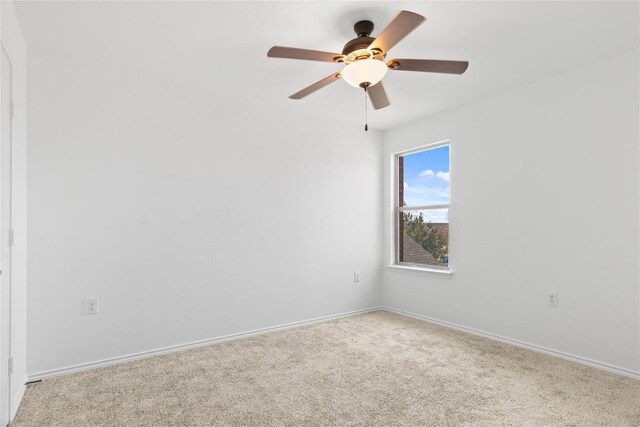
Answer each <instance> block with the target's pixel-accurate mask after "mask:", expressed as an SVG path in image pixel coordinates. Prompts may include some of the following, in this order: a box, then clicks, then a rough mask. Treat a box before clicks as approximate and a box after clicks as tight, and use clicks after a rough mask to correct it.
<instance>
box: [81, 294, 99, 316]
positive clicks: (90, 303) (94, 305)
mask: <svg viewBox="0 0 640 427" xmlns="http://www.w3.org/2000/svg"><path fill="white" fill-rule="evenodd" d="M84 314H98V298H89V299H86V300H84Z"/></svg>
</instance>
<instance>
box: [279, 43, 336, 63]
mask: <svg viewBox="0 0 640 427" xmlns="http://www.w3.org/2000/svg"><path fill="white" fill-rule="evenodd" d="M267 56H268V57H270V58H289V59H304V60H306V61H321V62H337V61H336V59H341V58H344V55H341V54H339V53H331V52H321V51H319V50H309V49H298V48H296V47H284V46H273V47H272V48H271V49H269V52H267Z"/></svg>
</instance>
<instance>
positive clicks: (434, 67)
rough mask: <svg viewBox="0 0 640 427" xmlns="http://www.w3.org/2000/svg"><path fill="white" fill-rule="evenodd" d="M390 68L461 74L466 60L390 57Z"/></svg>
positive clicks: (466, 63) (464, 68) (467, 64)
mask: <svg viewBox="0 0 640 427" xmlns="http://www.w3.org/2000/svg"><path fill="white" fill-rule="evenodd" d="M387 64H388V65H389V68H391V69H392V70H400V71H402V70H404V71H424V72H427V73H447V74H462V73H464V72H465V71H467V67H468V66H469V63H468V62H467V61H439V60H435V59H392V60H391V61H389V62H388V63H387Z"/></svg>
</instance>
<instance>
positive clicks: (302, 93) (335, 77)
mask: <svg viewBox="0 0 640 427" xmlns="http://www.w3.org/2000/svg"><path fill="white" fill-rule="evenodd" d="M341 77H342V76H341V75H340V73H334V74H331V75H330V76H328V77H325V78H324V79H322V80H319V81H317V82H315V83H314V84H312V85H311V86H307V87H305V88H304V89H302V90H301V91H299V92H296V93H294V94H293V95H291V96H290V97H289V98H291V99H302V98H304V97H305V96H307V95H311V94H312V93H313V92H315V91H317V90H319V89H322V88H323V87H325V86H327V85H329V84H331V83H333V82H335V81H338V80H340V78H341Z"/></svg>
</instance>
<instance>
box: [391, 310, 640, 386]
mask: <svg viewBox="0 0 640 427" xmlns="http://www.w3.org/2000/svg"><path fill="white" fill-rule="evenodd" d="M381 308H382V310H385V311H389V312H391V313H396V314H399V315H401V316H407V317H412V318H414V319H418V320H422V321H424V322H429V323H434V324H436V325H440V326H444V327H446V328H450V329H455V330H458V331H462V332H466V333H469V334H472V335H478V336H481V337H484V338H489V339H492V340H495V341H500V342H502V343H505V344H510V345H513V346H516V347H520V348H526V349H527V350H532V351H536V352H538V353H544V354H547V355H549V356H555V357H559V358H560V359H565V360H569V361H571V362H575V363H580V364H581V365H587V366H590V367H592V368H597V369H601V370H603V371H607V372H613V373H614V374H618V375H623V376H625V377H629V378H633V379H636V380H640V372H638V371H633V370H631V369H627V368H621V367H619V366H614V365H609V364H607V363H603V362H598V361H596V360H591V359H588V358H586V357H581V356H576V355H574V354H569V353H564V352H562V351H558V350H552V349H550V348H546V347H542V346H539V345H536V344H530V343H527V342H524V341H518V340H515V339H512V338H507V337H503V336H500V335H496V334H492V333H489V332H484V331H479V330H477V329H473V328H468V327H466V326H460V325H456V324H454V323H449V322H445V321H443V320H438V319H434V318H432V317H427V316H422V315H420V314H415V313H410V312H408V311H404V310H398V309H396V308H392V307H387V306H383V307H381Z"/></svg>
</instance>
